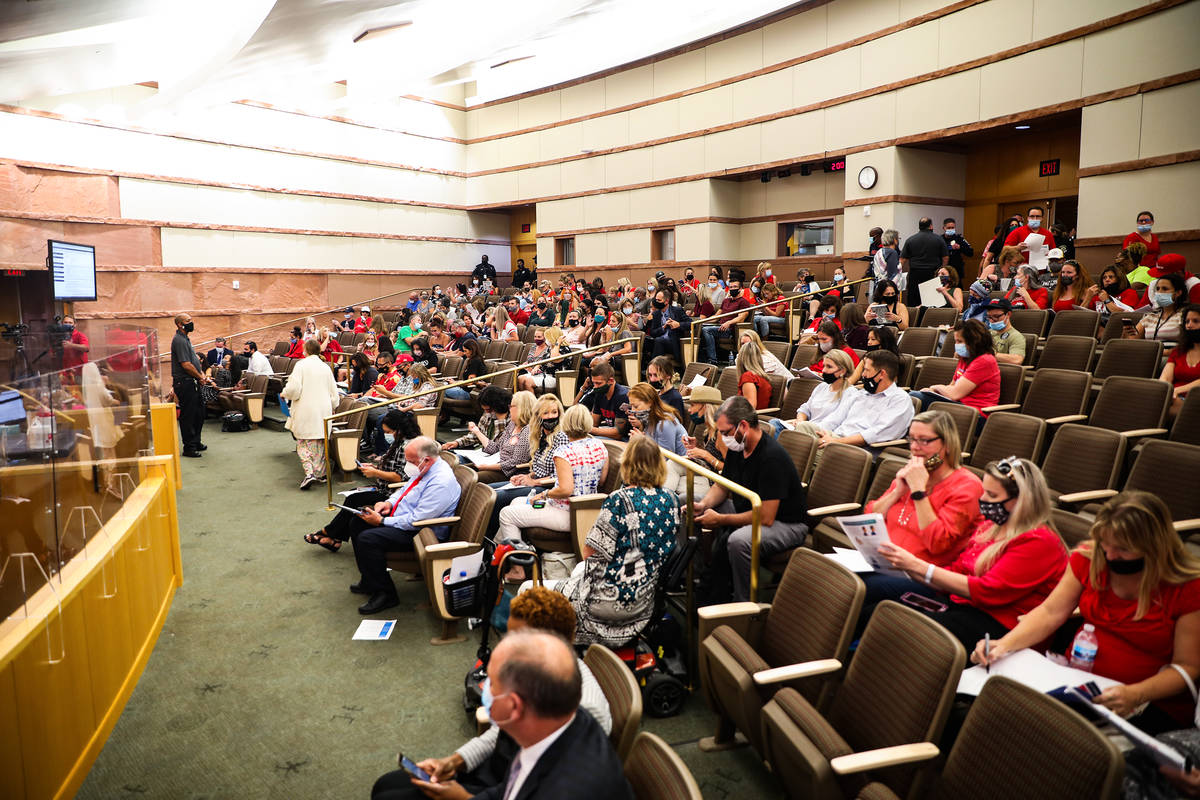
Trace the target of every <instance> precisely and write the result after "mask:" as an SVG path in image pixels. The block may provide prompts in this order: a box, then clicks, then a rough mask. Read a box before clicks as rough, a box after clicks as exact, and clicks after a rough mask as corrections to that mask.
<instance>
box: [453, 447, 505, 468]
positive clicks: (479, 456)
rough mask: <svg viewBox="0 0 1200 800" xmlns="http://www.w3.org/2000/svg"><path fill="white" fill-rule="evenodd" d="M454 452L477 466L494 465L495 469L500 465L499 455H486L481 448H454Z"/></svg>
mask: <svg viewBox="0 0 1200 800" xmlns="http://www.w3.org/2000/svg"><path fill="white" fill-rule="evenodd" d="M454 452H455V453H458V454H459V455H460V456H462V457H463V458H465V459H466V460H467V461H470V462H471V463H472V464H474V465H475V466H477V467H496V468H497V469H498V468H499V467H500V456H498V455H487V454H486V453H484V452H483V450H482V449H480V450H455V451H454Z"/></svg>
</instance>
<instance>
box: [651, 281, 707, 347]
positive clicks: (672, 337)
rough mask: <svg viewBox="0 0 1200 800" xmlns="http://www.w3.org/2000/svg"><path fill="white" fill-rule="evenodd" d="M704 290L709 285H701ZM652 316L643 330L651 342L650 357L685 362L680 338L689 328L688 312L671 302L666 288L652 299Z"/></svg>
mask: <svg viewBox="0 0 1200 800" xmlns="http://www.w3.org/2000/svg"><path fill="white" fill-rule="evenodd" d="M701 290H702V291H704V292H707V291H708V287H701ZM651 308H652V310H651V312H650V316H649V317H647V318H646V324H645V326H644V327H643V329H642V330H643V331H644V332H645V334H646V338H645V341H646V342H648V343H649V348H650V358H651V359H652V360H653V359H657V358H660V357H663V356H667V357H670V358H672V359H674V360H675V362H676V363H678V364H682V363H683V350H682V348H681V346H680V339H681V338H682V337H683V334H684V332H685V331H687V330H689V327H690V326H689V325H688V317H687V312H685V311H684V310H683V308H682V307H681V306H678V305H676V304H674V303H671V302H670V296H669V295H668V293H667V292H666V291H665V290H662V289H660V290H659V291H657V292H655V294H654V299H653V300H651Z"/></svg>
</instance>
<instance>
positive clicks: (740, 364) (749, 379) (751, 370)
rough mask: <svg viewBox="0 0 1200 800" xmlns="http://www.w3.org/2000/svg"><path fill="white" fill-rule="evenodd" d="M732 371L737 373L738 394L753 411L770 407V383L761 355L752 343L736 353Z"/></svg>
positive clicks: (747, 343)
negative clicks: (747, 401) (752, 407)
mask: <svg viewBox="0 0 1200 800" xmlns="http://www.w3.org/2000/svg"><path fill="white" fill-rule="evenodd" d="M734 369H736V370H737V373H738V394H740V395H741V396H742V397H744V398H746V399H747V400H749V401H750V405H752V406H754V408H755V409H761V408H767V407H768V406H770V405H771V381H770V379H768V378H767V370H766V368H765V367H764V366H763V361H762V355H761V353H760V352H759V349H758V346H757V345H755V344H754V342H746V343H745V344H744V345H742V349H741V350H739V351H738V354H737V362H736V364H735V366H734Z"/></svg>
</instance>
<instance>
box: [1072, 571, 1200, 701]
mask: <svg viewBox="0 0 1200 800" xmlns="http://www.w3.org/2000/svg"><path fill="white" fill-rule="evenodd" d="M1091 565H1092V561H1091V557H1090V556H1089V555H1087V554H1085V553H1082V552H1080V551H1078V550H1076V551H1075V552H1073V553H1071V560H1070V566H1071V572H1072V573H1074V575H1075V578H1076V579H1077V580H1078V581H1079V582H1080V583H1082V584H1083V593H1082V594H1080V596H1079V611H1080V613H1081V614H1082V615H1083V619H1084V621H1086V622H1090V623H1091V624H1093V625H1095V626H1096V642H1097V645H1098V646H1097V649H1096V664H1095V668H1094V671H1095V672H1096V674H1097V675H1103V676H1104V677H1106V678H1112V679H1113V680H1118V681H1120V682H1121V683H1125V684H1130V683H1137V682H1139V681H1144V680H1146V679H1147V678H1152V677H1154V676H1155V675H1157V674H1158V671H1159V670H1160V669H1162V668H1163V667H1165V666H1166V665H1167V664H1170V663H1171V661H1172V656H1173V654H1174V652H1175V622H1176V621H1177V620H1178V619H1179V618H1180V617H1182V616H1183V615H1184V614H1189V613H1191V612H1193V611H1196V610H1198V609H1200V580H1194V581H1188V582H1187V583H1180V584H1170V583H1164V584H1160V585H1159V589H1158V591H1157V593H1156V595H1155V596H1154V598H1153V600H1152V601H1151V603H1150V607H1149V608H1148V609H1147V610H1146V615H1145V616H1144V617H1142V618H1141V619H1134V615H1135V614H1137V606H1138V601H1137V598H1136V597H1134V598H1132V599H1129V600H1124V599H1122V598H1120V597H1117V595H1116V594H1115V593H1114V592H1113V591H1112V589H1111V588H1110V587H1109V585H1108V570H1105V571H1104V572H1102V573H1100V588H1097V587H1094V586H1092V585H1091V581H1090V580H1089V579H1088V570H1089V569H1090V568H1091ZM1157 705H1159V706H1161V707H1162V708H1163V709H1164V710H1165V711H1168V712H1170V713H1171V714H1172V716H1176V718H1182V719H1184V720H1187V721H1189V722H1190V721H1191V719H1192V709H1193V707H1194V705H1195V703H1194V702H1193V701H1192V698H1191V695H1189V694H1187V692H1186V691H1185V692H1182V693H1180V694H1179V695H1178V696H1177V697H1175V698H1170V699H1168V700H1165V701H1158V703H1157Z"/></svg>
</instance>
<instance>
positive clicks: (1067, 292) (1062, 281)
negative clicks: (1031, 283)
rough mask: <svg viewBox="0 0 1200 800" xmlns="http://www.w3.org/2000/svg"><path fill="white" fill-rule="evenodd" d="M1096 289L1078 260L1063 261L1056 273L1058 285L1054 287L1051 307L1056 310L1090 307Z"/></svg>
mask: <svg viewBox="0 0 1200 800" xmlns="http://www.w3.org/2000/svg"><path fill="white" fill-rule="evenodd" d="M1097 291H1098V289H1097V288H1096V285H1095V284H1094V283H1093V282H1092V279H1091V278H1090V277H1088V274H1087V270H1086V269H1084V268H1083V265H1082V264H1080V263H1079V262H1078V261H1064V262H1063V265H1062V272H1060V273H1059V274H1058V285H1057V286H1055V287H1054V296H1053V297H1052V298H1051V301H1050V302H1051V307H1052V308H1053V309H1054V310H1055V311H1056V312H1057V311H1070V310H1071V309H1073V308H1091V306H1092V299H1093V298H1095V296H1096V292H1097Z"/></svg>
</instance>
